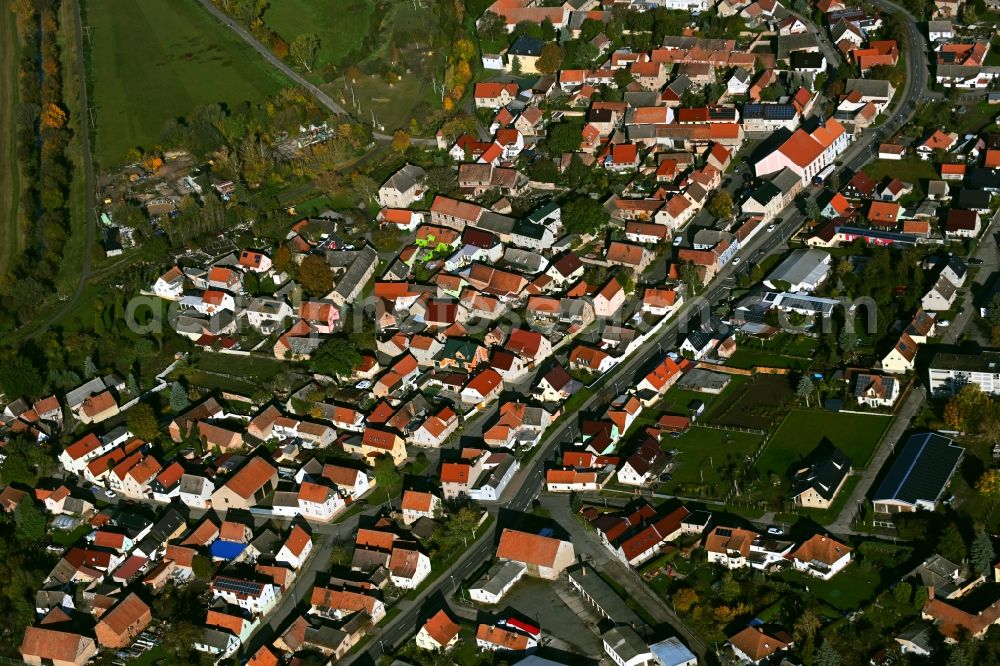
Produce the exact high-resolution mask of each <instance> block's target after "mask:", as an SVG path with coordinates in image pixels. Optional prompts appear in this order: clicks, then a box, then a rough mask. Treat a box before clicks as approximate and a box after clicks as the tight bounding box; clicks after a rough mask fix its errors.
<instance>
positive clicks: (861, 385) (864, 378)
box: [854, 373, 899, 408]
mask: <svg viewBox="0 0 1000 666" xmlns="http://www.w3.org/2000/svg"><path fill="white" fill-rule="evenodd" d="M854 382H855V383H854V397H855V399H857V401H858V404H859V405H865V406H866V407H873V408H875V407H892V406H893V405H894V404H896V400H898V399H899V382H898V381H896V379H895V378H893V377H886V376H884V375H870V374H867V373H860V374H858V375H857V376H856V377H855V379H854Z"/></svg>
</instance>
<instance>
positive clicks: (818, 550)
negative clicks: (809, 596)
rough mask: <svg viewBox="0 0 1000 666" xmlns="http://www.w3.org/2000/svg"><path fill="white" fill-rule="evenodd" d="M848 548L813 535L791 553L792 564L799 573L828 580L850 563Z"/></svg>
mask: <svg viewBox="0 0 1000 666" xmlns="http://www.w3.org/2000/svg"><path fill="white" fill-rule="evenodd" d="M851 552H852V549H851V547H850V546H847V545H845V544H842V543H840V542H839V541H837V540H836V539H834V538H832V537H827V536H822V535H820V534H816V535H813V537H812V538H811V539H809V540H808V541H806V542H805V543H803V544H802V545H801V546H799V547H798V548H797V549H796V550H795V551H793V552H792V554H791V558H792V564H793V565H794V566H795V568H796V569H797V570H799V571H802V572H804V573H807V574H809V575H810V576H815V577H816V578H822V579H823V580H830V579H831V578H833V577H834V576H835V575H836V574H837V573H839V572H840V571H841V569H843V568H844V567H846V566H847V565H848V564H850V562H851Z"/></svg>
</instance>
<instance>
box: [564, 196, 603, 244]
mask: <svg viewBox="0 0 1000 666" xmlns="http://www.w3.org/2000/svg"><path fill="white" fill-rule="evenodd" d="M562 219H563V223H564V224H565V225H566V231H568V232H570V233H574V234H591V235H595V234H598V233H600V232H601V231H602V230H603V229H604V227H606V226H607V224H608V221H609V220H610V219H611V216H610V215H609V214H608V211H606V210H604V206H602V205H601V202H600V201H597V200H595V199H591V198H590V197H577V198H576V199H572V200H571V201H569V202H568V203H566V204H565V205H564V206H563V207H562Z"/></svg>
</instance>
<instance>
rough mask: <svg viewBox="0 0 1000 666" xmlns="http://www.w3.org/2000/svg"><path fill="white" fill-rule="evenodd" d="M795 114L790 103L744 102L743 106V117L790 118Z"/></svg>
mask: <svg viewBox="0 0 1000 666" xmlns="http://www.w3.org/2000/svg"><path fill="white" fill-rule="evenodd" d="M795 114H796V111H795V107H794V106H791V105H790V104H746V105H744V106H743V117H744V119H746V118H762V119H764V120H791V119H792V118H794V117H795Z"/></svg>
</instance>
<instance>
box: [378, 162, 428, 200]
mask: <svg viewBox="0 0 1000 666" xmlns="http://www.w3.org/2000/svg"><path fill="white" fill-rule="evenodd" d="M426 176H427V172H426V171H424V170H423V169H422V168H421V167H418V166H416V165H415V164H407V165H405V166H403V167H401V168H400V169H399V170H398V171H397V172H396V173H394V174H392V175H391V176H389V179H388V180H387V181H385V182H384V183H383V184H382V187H380V188H379V189H378V202H379V204H380V205H381V206H383V207H384V208H409V207H410V205H411V204H412V203H413V202H414V201H416V200H417V199H419V198H421V197H422V196H423V195H424V192H423V188H424V178H426Z"/></svg>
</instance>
